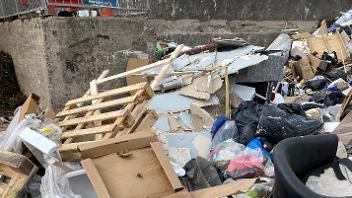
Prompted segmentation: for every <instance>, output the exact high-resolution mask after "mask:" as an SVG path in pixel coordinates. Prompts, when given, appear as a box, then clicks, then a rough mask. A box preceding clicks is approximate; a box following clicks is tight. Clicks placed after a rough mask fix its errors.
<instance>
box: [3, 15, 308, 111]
mask: <svg viewBox="0 0 352 198" xmlns="http://www.w3.org/2000/svg"><path fill="white" fill-rule="evenodd" d="M314 26H315V22H302V21H292V22H290V23H285V22H281V21H265V22H253V21H226V20H211V21H204V22H201V21H199V20H177V21H172V22H170V21H168V20H158V19H146V18H133V19H129V18H116V17H113V18H58V17H49V18H36V19H32V20H24V21H21V20H16V21H13V22H10V23H0V31H1V32H0V33H1V36H0V49H4V50H5V51H7V52H9V53H10V54H11V55H12V56H13V59H14V63H15V69H16V73H17V76H18V80H19V83H20V87H21V88H22V89H23V91H24V92H25V93H29V92H34V93H37V94H39V95H40V96H41V97H42V103H41V104H42V106H43V107H50V106H51V107H52V108H54V109H55V110H59V109H61V108H62V105H63V104H64V103H65V102H66V101H67V100H68V99H72V98H76V97H80V96H82V95H83V94H84V93H85V91H86V90H87V89H88V87H89V82H90V81H91V80H93V79H95V78H97V77H98V76H99V75H100V73H101V72H102V71H104V70H106V69H108V70H110V72H111V74H117V73H121V72H124V71H125V66H126V63H127V60H128V58H131V57H148V55H149V57H150V58H152V56H153V51H154V47H155V42H156V41H157V40H170V41H176V42H178V43H184V44H186V45H189V46H195V45H200V44H205V43H208V42H210V41H211V39H212V38H213V37H223V38H233V37H236V36H239V37H242V38H244V39H246V40H248V41H249V42H251V43H253V44H256V45H264V46H267V45H269V43H270V42H271V41H272V40H273V39H274V38H275V37H276V36H277V35H278V34H279V33H280V32H281V30H282V29H285V28H299V29H301V30H303V31H311V30H312V29H313V28H314ZM113 83H114V84H110V85H107V86H110V87H116V86H121V85H124V80H120V81H117V82H113Z"/></svg>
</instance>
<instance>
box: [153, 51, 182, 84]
mask: <svg viewBox="0 0 352 198" xmlns="http://www.w3.org/2000/svg"><path fill="white" fill-rule="evenodd" d="M182 48H183V44H181V45H179V46H177V47H176V49H175V51H173V52H172V55H171V56H170V58H169V59H168V61H167V64H166V65H165V66H164V67H163V68H161V70H160V73H159V75H157V76H156V77H155V79H154V80H153V82H152V83H151V85H150V87H151V88H152V89H153V90H155V88H156V87H157V86H158V85H159V83H160V82H161V80H162V79H163V78H164V76H165V74H166V72H167V71H168V70H169V69H170V67H171V65H172V61H173V60H174V59H175V58H177V57H178V55H179V54H180V52H181V50H182Z"/></svg>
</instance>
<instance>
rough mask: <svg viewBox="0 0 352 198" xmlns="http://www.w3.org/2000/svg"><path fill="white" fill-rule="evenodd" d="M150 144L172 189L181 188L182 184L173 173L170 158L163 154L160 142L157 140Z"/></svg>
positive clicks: (178, 189)
mask: <svg viewBox="0 0 352 198" xmlns="http://www.w3.org/2000/svg"><path fill="white" fill-rule="evenodd" d="M150 146H151V147H152V149H153V151H154V153H155V155H156V157H157V158H158V160H159V162H160V165H161V167H162V168H163V170H164V172H165V174H166V176H167V178H168V180H169V182H170V184H171V186H172V188H173V189H174V191H175V192H177V191H180V190H182V189H183V186H182V184H181V182H180V180H179V179H178V177H177V176H176V175H175V172H174V169H173V168H172V166H171V164H170V160H169V159H168V158H167V156H166V155H165V153H164V149H163V148H162V146H161V144H160V143H159V142H152V143H150Z"/></svg>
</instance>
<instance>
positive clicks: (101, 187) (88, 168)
mask: <svg viewBox="0 0 352 198" xmlns="http://www.w3.org/2000/svg"><path fill="white" fill-rule="evenodd" d="M81 164H82V166H83V168H84V170H85V172H86V173H87V176H88V178H89V180H90V181H91V182H92V186H93V187H94V190H95V192H96V193H97V195H98V197H101V198H110V197H111V196H110V194H109V191H108V189H107V188H106V186H105V184H104V181H103V179H102V178H101V176H100V174H99V172H98V169H97V168H96V167H95V164H94V162H93V160H92V159H86V160H83V161H81Z"/></svg>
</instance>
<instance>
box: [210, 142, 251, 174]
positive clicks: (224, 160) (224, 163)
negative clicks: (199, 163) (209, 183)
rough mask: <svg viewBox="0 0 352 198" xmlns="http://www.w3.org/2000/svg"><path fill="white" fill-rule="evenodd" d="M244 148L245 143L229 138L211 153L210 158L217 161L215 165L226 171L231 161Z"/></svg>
mask: <svg viewBox="0 0 352 198" xmlns="http://www.w3.org/2000/svg"><path fill="white" fill-rule="evenodd" d="M244 149H245V146H244V145H243V144H239V143H237V142H234V141H233V140H232V139H229V140H226V141H225V142H222V143H221V144H219V145H218V146H217V147H216V148H214V150H213V151H212V152H211V153H210V158H211V159H212V161H213V162H215V166H216V167H217V168H218V169H220V170H223V171H225V170H226V169H227V167H228V164H229V163H230V161H231V160H232V159H233V158H234V157H235V156H236V155H237V154H239V153H240V152H241V151H243V150H244Z"/></svg>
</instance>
